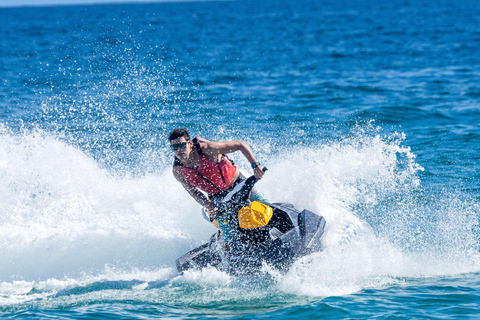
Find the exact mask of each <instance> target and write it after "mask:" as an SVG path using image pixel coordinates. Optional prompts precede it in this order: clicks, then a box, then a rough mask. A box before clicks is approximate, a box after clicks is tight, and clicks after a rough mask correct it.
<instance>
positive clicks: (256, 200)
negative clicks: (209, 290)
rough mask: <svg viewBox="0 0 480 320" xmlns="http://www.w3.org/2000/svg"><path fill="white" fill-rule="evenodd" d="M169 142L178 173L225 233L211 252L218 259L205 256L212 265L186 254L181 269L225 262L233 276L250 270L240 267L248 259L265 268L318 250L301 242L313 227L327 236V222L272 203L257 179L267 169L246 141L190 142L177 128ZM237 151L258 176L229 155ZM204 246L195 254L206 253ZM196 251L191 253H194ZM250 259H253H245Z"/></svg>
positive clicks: (317, 235)
mask: <svg viewBox="0 0 480 320" xmlns="http://www.w3.org/2000/svg"><path fill="white" fill-rule="evenodd" d="M169 141H170V147H171V149H172V150H173V152H174V154H175V157H174V160H175V161H174V164H173V175H174V176H175V178H176V179H177V180H178V181H179V182H180V183H181V184H182V185H183V187H184V188H185V190H186V191H187V192H188V193H189V194H190V195H191V196H192V197H193V198H194V199H195V200H196V201H197V202H198V203H200V204H201V205H202V206H203V207H204V215H205V217H207V216H208V220H210V221H212V222H213V223H214V224H215V225H216V226H217V227H218V228H219V229H220V230H221V231H220V232H219V233H217V234H216V235H214V236H213V237H212V239H211V241H210V242H209V244H208V246H209V247H210V248H212V249H213V248H214V247H218V248H219V250H213V251H211V252H210V253H205V254H207V255H208V254H211V255H212V259H207V258H204V257H205V254H202V255H201V256H202V258H201V260H202V261H206V262H205V263H197V262H195V261H196V260H199V259H200V258H198V257H197V256H198V255H197V254H195V257H197V259H196V260H195V261H194V260H192V259H193V258H192V259H190V260H192V261H194V262H195V263H196V264H192V263H190V262H189V259H188V258H186V257H187V255H186V256H184V257H182V258H185V259H187V260H186V262H185V263H182V262H181V261H182V258H180V259H179V260H178V261H177V265H179V271H183V270H185V269H187V268H188V267H187V264H186V263H188V264H189V265H190V264H192V265H193V266H198V267H203V266H206V265H216V266H218V265H219V263H220V262H222V265H224V266H225V265H227V266H228V268H227V269H228V270H230V271H229V272H233V270H236V271H235V272H237V271H238V270H240V269H245V268H237V267H236V266H238V267H241V266H242V265H244V264H245V263H246V261H247V260H248V261H249V263H248V266H249V268H250V267H252V266H254V265H257V266H260V265H261V264H262V262H261V261H265V262H267V263H270V264H272V265H275V266H276V267H281V266H283V265H285V263H286V261H289V260H291V259H292V258H293V257H296V256H298V255H299V254H300V251H301V252H304V251H305V250H304V249H309V250H310V249H313V245H310V241H308V243H307V244H305V246H303V245H300V242H302V241H306V239H309V237H310V236H309V234H310V233H311V232H312V231H311V230H310V227H309V226H310V225H312V226H314V227H312V228H313V229H314V230H315V232H314V235H313V236H312V237H313V238H315V239H319V238H320V237H321V234H322V233H323V228H324V224H325V222H324V220H323V218H320V217H318V216H316V215H314V214H313V213H310V212H308V211H302V212H298V211H296V210H295V209H294V208H293V206H291V205H283V206H282V205H278V204H269V201H268V200H267V199H266V198H265V197H264V196H263V195H262V194H261V193H260V192H258V191H257V190H256V189H255V188H254V185H255V183H256V181H257V180H258V179H261V178H262V177H263V174H264V170H262V167H261V165H260V164H259V163H258V162H257V161H256V160H255V157H254V155H253V153H252V151H251V150H250V148H249V147H248V145H247V144H246V143H245V142H243V141H225V142H214V141H208V140H206V139H203V138H200V137H196V138H194V139H190V134H189V133H188V130H187V129H185V128H178V129H174V130H173V131H172V132H171V133H170V135H169ZM235 151H240V152H241V153H242V154H243V155H244V156H245V158H246V159H247V160H248V161H249V162H250V164H251V165H252V168H253V170H254V176H252V177H251V178H249V179H246V178H245V177H244V176H243V175H242V174H241V173H240V170H239V169H238V167H237V166H236V165H235V164H234V163H233V161H231V160H230V159H229V158H228V156H227V155H226V154H229V153H232V152H235ZM247 181H248V183H247ZM204 193H206V194H207V196H208V197H206V196H205V194H204ZM313 229H312V230H313ZM317 231H319V232H317ZM297 238H298V239H297ZM299 240H301V241H300V242H299ZM270 243H271V244H270ZM279 244H281V245H279ZM203 247H204V246H202V247H201V248H199V249H196V250H197V251H195V250H193V251H195V252H198V250H201V251H202V252H206V251H205V250H203V249H202V248H203ZM294 247H295V249H294ZM303 247H305V248H303ZM300 249H301V250H300ZM292 250H293V251H292ZM299 250H300V251H299ZM193 251H192V252H190V253H189V254H190V255H192V254H194V253H193ZM247 256H248V258H247V260H245V259H244V258H242V257H247ZM225 257H228V259H224V258H225ZM185 259H184V260H185ZM235 261H236V262H235ZM231 267H232V268H231ZM222 268H223V269H225V268H224V267H222ZM250 269H252V268H250ZM253 269H254V268H253ZM228 270H227V271H228Z"/></svg>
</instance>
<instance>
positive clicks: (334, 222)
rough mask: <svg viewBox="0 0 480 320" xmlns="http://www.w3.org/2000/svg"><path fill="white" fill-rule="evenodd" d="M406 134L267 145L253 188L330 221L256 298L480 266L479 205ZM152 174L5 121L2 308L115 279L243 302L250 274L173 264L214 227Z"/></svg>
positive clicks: (175, 295) (164, 176) (334, 290)
mask: <svg viewBox="0 0 480 320" xmlns="http://www.w3.org/2000/svg"><path fill="white" fill-rule="evenodd" d="M404 141H405V136H404V135H403V134H401V133H394V134H392V135H390V136H383V137H382V136H381V135H380V134H379V133H377V134H375V133H374V134H372V133H367V132H364V131H361V130H358V132H356V133H354V134H352V135H351V136H350V137H347V138H345V139H343V140H341V141H331V142H328V141H327V142H323V143H319V144H317V145H310V146H302V145H297V146H294V147H289V148H284V149H282V150H277V151H275V152H274V153H271V156H270V159H268V168H269V171H268V172H267V174H266V176H265V178H264V179H263V180H262V181H261V182H260V183H259V184H258V187H259V188H260V190H261V191H262V192H263V193H265V194H266V196H267V197H268V198H269V199H270V200H271V201H274V202H290V203H292V204H294V205H295V206H296V207H298V208H301V209H303V208H305V209H309V210H311V211H314V212H316V213H317V214H319V215H322V216H324V217H325V218H326V220H327V229H326V233H325V236H324V243H323V247H324V250H323V251H322V252H319V253H315V254H312V255H309V256H307V257H305V258H303V259H301V260H300V261H298V262H297V263H295V264H294V266H293V267H292V269H291V270H290V271H289V272H287V273H286V274H279V273H276V272H275V271H273V270H270V269H269V268H268V266H266V268H265V271H266V272H267V274H269V275H270V277H271V278H272V279H273V282H272V283H273V286H272V285H271V283H270V282H268V283H269V284H267V285H266V287H262V288H261V290H260V293H258V292H257V294H260V295H262V294H267V293H271V292H272V290H273V292H275V294H277V295H280V296H281V297H282V298H281V299H285V297H290V295H291V294H293V295H294V296H297V295H301V296H303V295H307V296H332V295H343V294H349V293H353V292H357V291H359V290H362V289H366V288H378V287H383V286H391V285H395V284H399V283H403V282H404V281H406V280H405V279H409V278H418V277H436V276H447V275H454V274H460V273H466V272H478V271H479V270H480V259H479V254H478V252H479V250H478V244H479V241H478V240H479V239H478V232H477V231H476V228H477V227H478V216H479V215H478V211H479V210H478V204H477V203H476V201H475V200H474V199H469V198H468V197H467V196H466V195H464V194H459V193H458V192H457V191H455V190H441V192H440V191H439V190H435V189H431V188H430V187H428V186H426V185H424V183H423V182H422V178H424V177H423V176H422V172H423V168H422V167H421V166H420V165H419V164H417V163H416V162H415V155H414V154H413V153H412V152H411V150H410V148H409V147H407V146H404V145H403V144H404ZM254 147H255V148H262V142H259V143H258V145H256V146H254ZM155 163H158V162H155ZM240 165H241V166H244V167H242V169H245V171H246V172H247V170H248V166H246V165H245V164H243V163H241V162H240ZM147 171H148V172H147V173H145V174H143V175H132V174H130V173H129V172H128V171H127V172H123V173H119V172H118V171H115V172H113V173H112V172H111V171H109V170H108V168H104V167H101V166H100V165H99V162H98V161H97V160H95V159H94V158H92V157H91V156H89V155H88V154H87V153H85V152H84V151H83V150H80V149H79V148H77V147H74V146H72V145H69V144H68V143H66V142H64V141H62V140H61V139H60V138H58V137H55V136H53V135H52V134H48V133H46V132H43V131H41V130H29V131H24V132H21V133H18V132H17V133H13V132H11V131H9V130H8V129H6V128H1V130H0V177H1V179H2V181H3V182H2V184H0V195H1V197H0V199H1V200H0V201H1V205H0V243H1V246H0V256H1V257H5V259H2V260H3V261H4V262H2V263H1V264H0V304H1V305H3V306H11V305H16V304H20V303H37V302H35V301H37V299H46V298H49V299H54V301H57V300H55V299H59V297H60V296H62V297H65V296H72V299H74V298H75V299H77V300H78V299H79V297H80V296H83V297H84V298H85V297H91V296H92V295H98V290H100V291H106V290H111V289H112V287H113V288H117V289H118V290H123V294H124V295H126V296H128V297H131V298H132V297H133V296H136V297H141V298H139V299H147V298H146V297H150V296H151V295H150V294H149V292H150V293H151V291H148V290H156V291H155V292H156V293H158V290H164V291H162V292H164V297H167V296H168V297H169V298H168V299H180V296H179V294H180V293H179V292H183V290H186V288H187V287H188V288H190V289H189V290H190V292H191V293H192V294H193V295H194V296H193V298H192V299H193V300H195V299H196V300H195V301H196V302H192V301H193V300H192V301H190V303H193V304H195V303H199V301H200V300H202V299H206V298H205V296H204V295H203V294H202V293H201V292H205V288H210V289H209V290H210V291H214V290H219V289H218V288H221V290H220V291H222V292H224V293H225V294H226V296H225V297H224V298H223V299H227V300H228V299H231V300H238V296H236V295H238V286H243V285H244V284H241V283H242V282H241V281H237V280H234V279H231V278H230V277H228V276H227V275H225V274H222V273H219V272H217V271H214V270H210V271H208V270H206V271H205V270H204V271H199V272H190V273H186V274H184V275H181V276H179V275H177V274H176V271H175V267H174V262H175V259H176V257H178V256H179V255H181V254H183V253H184V252H186V251H188V250H190V249H191V248H193V247H195V246H196V245H199V244H200V243H203V242H204V241H206V239H208V237H209V236H210V235H211V234H212V233H214V232H215V228H214V227H213V226H211V225H210V224H208V223H207V222H206V221H204V220H203V218H202V217H201V214H200V211H199V206H198V204H196V203H195V201H194V200H193V199H191V197H189V196H188V194H187V193H186V192H185V191H184V190H183V188H182V187H181V185H180V184H179V183H178V182H176V181H175V179H174V178H173V176H172V174H171V168H170V167H168V166H167V165H165V166H163V167H159V168H155V170H147ZM117 281H120V282H117ZM247 282H248V283H250V284H252V282H251V281H250V280H249V281H247ZM98 283H101V284H102V285H99V286H96V285H95V284H98ZM179 283H180V284H179ZM179 285H180V286H182V290H180V291H179V290H178V288H177V286H179ZM115 286H117V287H115ZM192 286H193V287H192ZM160 287H161V288H160ZM75 288H77V289H75ZM78 288H81V289H78ZM127 288H128V290H127ZM214 288H216V289H214ZM75 290H77V291H75ZM145 290H146V292H144V293H141V294H140V293H139V292H142V291H145ZM169 290H170V291H169ZM251 291H252V290H247V289H245V290H244V291H242V292H243V293H242V294H244V295H245V294H246V295H247V298H245V297H244V298H245V299H250V298H251V299H254V297H253V296H252V295H253V293H251ZM75 292H77V293H75ZM226 292H228V293H226ZM248 292H250V295H251V296H250V298H248V297H249V296H248V294H249V293H248ZM56 295H57V296H56ZM195 295H196V298H195ZM52 297H53V298H52ZM85 299H90V298H85ZM148 299H150V298H148ZM180 300H182V299H180ZM180 300H179V301H180ZM41 301H43V300H41ZM49 301H50V300H49ZM182 301H183V300H182ZM202 301H203V300H202ZM209 301H210V300H209ZM50 302H51V303H54V302H52V301H50ZM57 302H58V301H57ZM166 302H168V301H166ZM38 303H41V302H38ZM42 303H44V302H42ZM58 303H60V302H58Z"/></svg>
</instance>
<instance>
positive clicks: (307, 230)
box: [176, 204, 326, 275]
mask: <svg viewBox="0 0 480 320" xmlns="http://www.w3.org/2000/svg"><path fill="white" fill-rule="evenodd" d="M270 206H271V207H272V208H273V210H274V215H273V217H272V220H271V221H270V222H269V224H268V225H267V226H265V227H262V228H256V229H248V230H245V229H243V230H239V232H238V239H239V240H238V241H235V242H234V243H232V244H231V247H230V248H229V250H228V251H227V252H225V250H224V243H223V236H222V234H221V233H220V232H217V233H216V234H214V235H213V236H212V237H211V238H210V241H209V242H208V243H206V244H204V245H202V246H200V247H198V248H196V249H193V250H191V251H189V252H188V253H186V254H185V255H183V256H181V257H180V258H178V259H177V261H176V263H177V270H178V271H179V272H180V273H181V272H184V271H186V270H189V269H202V268H205V267H208V266H212V267H215V268H217V269H219V270H222V271H225V272H227V273H229V274H234V275H238V274H250V273H257V272H259V271H260V269H261V268H262V266H263V265H264V264H267V265H269V266H271V267H274V268H276V269H278V270H283V271H285V270H288V268H289V267H290V266H291V264H292V263H293V262H294V261H295V260H296V259H298V258H300V257H302V256H305V255H307V254H310V253H312V252H316V251H320V250H321V237H322V235H323V233H324V230H325V223H326V222H325V219H324V218H323V217H320V216H318V215H316V214H314V213H313V212H311V211H308V210H303V211H301V212H299V211H297V210H296V209H295V208H294V207H293V206H291V205H289V204H270Z"/></svg>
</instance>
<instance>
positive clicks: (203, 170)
mask: <svg viewBox="0 0 480 320" xmlns="http://www.w3.org/2000/svg"><path fill="white" fill-rule="evenodd" d="M198 140H200V141H207V140H205V139H202V138H198V137H196V138H195V139H193V145H194V147H195V149H196V150H197V153H198V155H199V156H200V164H199V165H198V167H197V168H190V167H186V166H185V165H183V164H181V162H180V161H179V160H178V159H176V158H175V160H176V161H175V164H174V165H181V166H182V173H183V176H184V177H185V179H187V181H188V182H190V184H191V185H192V186H194V187H197V188H199V189H200V190H203V191H205V192H206V193H209V194H217V193H220V192H222V191H223V190H225V189H227V187H228V186H229V185H230V183H231V182H232V179H233V177H234V175H235V172H236V170H237V166H235V165H233V164H232V162H231V161H230V159H228V157H227V156H226V155H223V156H222V160H221V161H220V162H217V163H214V162H212V161H210V160H209V159H208V158H207V156H205V155H204V154H203V152H202V149H201V148H200V145H199V143H198Z"/></svg>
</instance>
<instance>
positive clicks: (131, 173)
mask: <svg viewBox="0 0 480 320" xmlns="http://www.w3.org/2000/svg"><path fill="white" fill-rule="evenodd" d="M479 11H480V7H479V5H478V4H477V3H476V2H473V1H463V2H461V3H458V2H456V1H453V0H444V1H435V2H434V1H431V0H421V1H415V2H414V1H397V0H391V1H387V2H385V1H376V0H374V1H369V2H368V3H361V2H348V1H340V2H338V1H335V2H334V1H330V0H326V1H308V0H302V1H290V0H286V1H280V2H275V1H265V2H261V3H257V2H253V1H235V2H230V1H228V2H222V1H216V2H182V3H157V4H118V5H93V6H49V7H22V8H0V19H1V21H2V24H0V34H1V39H2V40H1V42H0V58H1V63H0V83H1V86H0V316H1V317H3V318H6V319H9V318H12V319H13V318H15V319H16V318H27V319H30V318H38V319H48V318H61V319H87V318H95V319H107V318H125V319H127V318H128V319H144V318H148V319H152V318H184V319H193V318H195V319H197V318H200V319H202V318H209V319H210V318H241V319H260V318H262V319H263V318H276V319H278V318H285V319H291V318H293V317H295V318H297V317H305V318H307V317H308V318H341V319H344V318H351V319H370V318H380V319H384V318H435V319H436V318H452V319H457V318H478V317H479V316H478V311H477V310H478V309H479V307H480V303H479V302H478V301H480V299H479V291H480V282H479V279H480V277H479V275H480V251H479V244H480V236H479V213H480V208H479V199H480V194H479V191H480V185H479V182H478V181H479V179H478V178H479V170H480V157H479V150H480V142H479V141H480V126H479V124H480V105H479V102H478V99H479V97H480V59H479V55H478V47H479V43H480V32H479V30H480V19H479V18H478V17H480V12H479ZM178 126H185V127H188V128H189V129H190V131H191V133H192V134H193V135H195V136H201V137H204V138H207V139H210V140H234V139H235V140H244V141H246V142H247V143H248V144H249V145H250V147H251V148H252V150H253V152H254V154H255V155H256V157H257V160H259V161H260V162H261V163H262V164H264V165H265V166H267V167H268V168H269V171H268V172H267V173H266V175H265V177H264V179H262V181H260V182H259V183H258V187H259V189H260V190H261V191H262V192H263V193H264V194H265V195H266V196H267V197H268V198H269V199H271V200H272V201H279V202H290V203H292V204H294V205H295V206H296V207H297V208H300V209H303V208H305V209H309V210H311V211H313V212H316V213H318V214H320V215H322V216H324V217H325V219H326V220H327V227H326V232H325V236H324V239H323V247H324V250H323V251H322V252H319V253H315V254H312V255H309V256H307V257H305V258H303V259H302V260H300V261H298V262H297V263H295V264H294V265H293V267H292V268H291V269H290V270H289V272H287V273H285V274H280V273H278V272H276V271H275V270H272V269H270V268H269V267H268V266H265V270H264V274H263V275H262V276H259V277H240V278H234V277H230V276H228V275H226V274H225V273H222V272H219V271H216V270H213V269H205V270H202V271H195V272H194V271H192V272H187V273H185V274H183V275H179V274H178V273H177V272H176V269H175V259H176V258H177V257H178V256H180V255H182V254H183V253H185V252H186V251H188V250H190V249H192V248H194V247H196V246H197V245H200V244H202V243H204V242H205V241H206V240H207V239H208V238H209V236H210V235H211V234H213V233H214V232H215V228H214V227H213V226H211V225H210V224H208V223H207V222H206V221H205V220H203V218H202V216H201V213H200V207H199V205H198V204H196V203H195V201H194V200H193V199H191V198H190V197H189V195H188V194H187V193H186V192H185V191H184V190H183V188H182V187H181V185H180V184H179V183H178V182H176V180H175V179H174V178H173V176H172V174H171V165H172V154H171V151H170V150H169V148H168V142H167V141H166V139H167V135H168V133H169V132H170V130H172V129H173V128H175V127H178ZM232 158H233V159H234V160H235V162H236V163H238V165H239V166H240V168H241V169H242V171H243V172H244V173H245V174H246V175H249V174H250V173H251V169H250V167H249V164H248V163H247V161H246V160H245V159H244V158H243V157H242V156H241V155H240V154H239V155H236V154H234V155H232Z"/></svg>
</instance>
